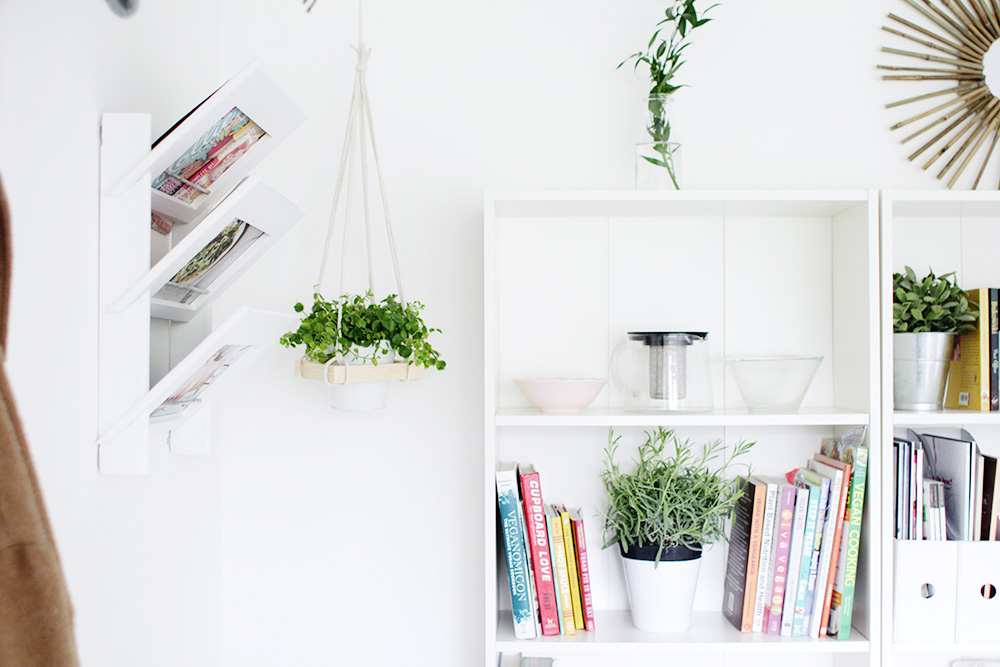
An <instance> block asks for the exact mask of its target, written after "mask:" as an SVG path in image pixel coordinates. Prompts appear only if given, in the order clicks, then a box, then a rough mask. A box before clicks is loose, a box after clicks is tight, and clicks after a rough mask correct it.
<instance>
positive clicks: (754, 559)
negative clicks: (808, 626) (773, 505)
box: [740, 479, 767, 632]
mask: <svg viewBox="0 0 1000 667" xmlns="http://www.w3.org/2000/svg"><path fill="white" fill-rule="evenodd" d="M750 487H751V488H753V489H755V490H754V500H753V516H752V520H751V523H750V548H749V551H748V560H747V583H746V591H745V596H744V598H743V624H742V627H741V628H740V630H741V631H742V632H753V614H754V605H755V604H756V601H757V574H758V572H759V569H760V541H761V536H762V535H763V533H764V508H765V506H766V505H767V485H766V484H760V483H759V482H757V481H756V480H754V479H751V480H750Z"/></svg>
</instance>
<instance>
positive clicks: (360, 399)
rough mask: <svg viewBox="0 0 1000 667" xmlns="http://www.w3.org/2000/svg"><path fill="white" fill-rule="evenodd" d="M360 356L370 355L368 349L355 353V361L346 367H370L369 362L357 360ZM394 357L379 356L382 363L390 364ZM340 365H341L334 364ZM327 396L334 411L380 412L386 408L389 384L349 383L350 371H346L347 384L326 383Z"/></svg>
mask: <svg viewBox="0 0 1000 667" xmlns="http://www.w3.org/2000/svg"><path fill="white" fill-rule="evenodd" d="M361 354H368V355H371V354H372V350H371V349H369V348H363V349H361V350H359V351H358V352H356V353H355V360H354V361H351V363H350V364H347V365H348V366H361V365H366V366H370V365H372V364H371V362H370V361H361V360H358V357H359V356H360V355H361ZM394 360H395V355H393V354H392V353H390V354H388V355H385V356H380V357H379V361H380V362H382V363H390V364H391V363H392V362H393V361H394ZM334 365H341V364H336V363H335V364H334ZM327 396H328V397H329V401H330V407H332V408H334V409H336V410H347V411H350V412H372V411H374V410H381V409H382V408H384V407H385V406H386V400H387V399H388V397H389V382H388V381H386V382H351V381H350V369H348V376H347V382H346V383H344V384H331V383H329V382H327Z"/></svg>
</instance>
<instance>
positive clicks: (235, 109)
mask: <svg viewBox="0 0 1000 667" xmlns="http://www.w3.org/2000/svg"><path fill="white" fill-rule="evenodd" d="M234 119H235V120H234ZM302 119H303V116H302V113H301V112H300V111H299V110H298V109H297V108H295V106H294V105H293V104H292V103H291V102H290V101H289V100H288V98H286V97H285V96H284V94H282V93H281V91H280V90H278V88H277V87H276V86H275V85H274V83H273V82H272V81H271V80H270V79H268V78H267V76H266V75H265V74H264V73H263V72H262V71H261V70H260V68H259V66H258V65H257V64H256V63H251V65H249V66H248V67H247V68H245V69H244V70H243V71H242V72H241V73H240V74H239V75H238V76H236V77H235V78H234V79H232V80H231V81H229V82H227V83H226V84H225V85H224V86H222V87H221V88H220V89H219V90H217V91H216V92H215V93H213V94H212V95H211V96H210V97H209V98H208V99H207V100H205V101H204V102H202V103H201V104H200V105H198V106H197V107H196V108H195V109H194V110H193V111H192V112H191V113H189V114H188V115H187V116H186V117H185V118H184V119H182V120H181V121H180V122H178V123H177V124H176V125H175V126H174V127H173V128H171V130H170V131H168V133H166V134H165V135H164V136H163V137H161V138H160V139H159V140H157V142H155V143H154V144H153V148H152V150H151V149H150V140H151V130H150V127H151V122H150V116H149V115H148V114H115V113H109V114H105V115H104V117H103V119H102V125H101V207H100V234H99V237H100V241H99V246H100V262H99V266H100V276H99V292H100V304H99V308H100V312H99V317H98V326H99V335H98V340H99V350H98V429H99V431H98V435H97V443H98V466H99V469H100V471H101V472H103V473H116V474H141V473H145V472H146V471H147V470H148V450H149V447H148V445H149V443H150V441H151V439H152V438H153V437H155V438H157V439H160V440H162V441H163V443H164V444H167V443H169V448H170V451H171V452H173V453H207V451H208V443H209V431H210V423H209V419H208V417H207V415H208V412H209V411H208V410H207V409H206V408H207V403H208V401H209V400H210V399H211V398H212V396H213V395H214V394H215V393H216V392H217V391H218V389H219V388H220V387H222V386H224V385H225V384H226V383H227V382H228V381H229V380H230V379H231V378H232V377H233V376H234V375H236V374H237V373H238V372H239V369H240V368H243V367H245V366H246V365H247V364H248V363H250V362H251V361H252V360H253V359H254V358H256V357H257V356H258V355H259V354H261V353H262V352H263V351H264V350H265V349H267V347H268V346H269V345H271V344H274V343H276V342H277V341H278V338H279V337H280V336H281V334H282V333H284V332H286V331H288V330H291V329H294V328H295V326H296V324H297V319H296V318H295V317H294V316H292V315H290V314H289V315H283V314H278V313H266V312H262V311H255V310H249V309H244V310H241V311H239V312H237V313H236V314H234V315H233V317H232V318H230V319H229V320H227V321H226V323H224V324H223V325H222V326H221V327H219V329H218V330H216V331H214V332H211V312H210V308H209V304H210V303H211V302H212V301H213V300H214V299H215V298H216V297H218V296H219V294H221V293H222V291H223V290H224V289H225V288H226V287H227V286H228V285H230V284H231V283H232V282H233V281H234V280H235V279H236V278H237V277H238V276H239V275H240V274H241V273H242V272H243V271H244V270H246V269H247V268H248V267H249V266H250V264H251V263H252V261H253V260H254V259H256V258H257V257H259V256H260V253H261V252H263V251H264V250H265V249H266V248H267V247H268V246H269V245H270V244H271V243H273V242H274V241H275V240H276V239H277V238H278V237H279V236H280V235H281V234H283V233H284V232H285V231H286V230H287V229H288V228H289V227H291V225H293V224H294V223H295V222H297V221H298V220H299V219H300V218H301V217H302V214H303V213H302V211H301V210H300V209H299V208H298V207H297V206H295V205H294V204H292V203H291V202H290V201H288V200H287V199H286V198H285V197H283V196H282V195H281V194H280V193H278V192H277V191H275V190H274V188H272V187H271V186H269V185H268V184H266V183H264V182H263V181H262V180H260V179H259V178H257V177H255V176H248V175H247V174H248V173H249V170H250V169H251V168H252V167H253V166H254V165H255V164H257V162H259V160H260V159H261V158H263V156H264V155H265V154H266V153H267V152H269V151H270V150H271V149H273V148H274V146H275V145H276V144H277V143H278V142H279V141H280V140H281V139H282V138H284V137H285V136H287V134H288V133H289V132H291V131H292V130H293V129H294V128H295V127H296V126H298V125H299V124H300V123H301V122H302ZM232 123H235V124H232ZM248 128H251V129H252V128H256V129H255V130H254V132H256V135H255V136H254V140H253V141H246V139H247V135H246V132H247V131H248ZM240 142H243V143H240ZM236 144H239V146H238V147H237V150H230V149H232V148H233V146H234V145H236ZM227 151H228V153H227ZM222 155H225V157H224V158H220V156H222ZM185 169H187V170H188V171H185ZM167 170H169V171H170V172H171V173H173V174H179V175H180V178H179V179H178V180H179V181H184V183H185V184H187V185H185V187H188V189H189V190H190V191H192V192H195V191H197V194H198V196H195V197H192V198H191V199H190V201H178V198H177V196H176V195H177V192H174V193H173V195H175V196H171V194H170V193H168V192H164V191H161V190H162V189H157V188H156V187H155V186H156V181H157V179H158V178H160V179H161V180H162V176H161V175H162V174H163V173H164V172H165V171H167ZM189 172H190V173H189ZM175 184H176V183H175ZM192 184H193V185H192ZM167 190H170V188H167ZM201 191H204V192H201ZM157 211H158V212H159V213H160V214H162V215H164V216H168V217H169V221H168V222H167V223H166V224H165V225H164V226H168V227H170V234H169V236H168V237H163V236H160V234H158V233H157V234H155V235H154V234H153V233H151V230H150V226H151V221H152V220H151V219H152V218H153V214H154V212H157ZM176 223H190V224H176ZM151 263H153V264H154V266H153V267H152V268H151V267H150V264H151ZM154 318H157V319H154ZM159 318H166V319H169V320H172V321H170V322H167V321H164V319H159ZM210 332H211V333H210ZM182 426H183V430H182V431H181V430H180V429H181V427H182ZM151 434H152V435H151Z"/></svg>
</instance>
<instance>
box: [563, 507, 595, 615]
mask: <svg viewBox="0 0 1000 667" xmlns="http://www.w3.org/2000/svg"><path fill="white" fill-rule="evenodd" d="M569 518H570V521H571V522H572V524H573V539H574V541H575V542H576V565H577V572H579V574H580V598H581V601H582V603H583V629H584V630H586V631H587V632H593V631H594V627H595V626H594V595H593V591H592V590H591V587H590V561H589V560H588V558H587V537H586V535H585V534H584V530H583V516H582V515H581V513H580V508H578V507H576V508H573V509H571V510H570V511H569Z"/></svg>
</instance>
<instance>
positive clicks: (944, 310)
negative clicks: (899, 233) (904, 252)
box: [892, 266, 979, 333]
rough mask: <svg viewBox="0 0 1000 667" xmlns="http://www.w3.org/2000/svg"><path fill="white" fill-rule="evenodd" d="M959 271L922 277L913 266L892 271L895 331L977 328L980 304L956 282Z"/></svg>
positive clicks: (940, 330)
mask: <svg viewBox="0 0 1000 667" xmlns="http://www.w3.org/2000/svg"><path fill="white" fill-rule="evenodd" d="M954 276H955V272H954V271H952V272H951V273H946V274H944V275H943V276H935V275H934V271H933V270H932V269H929V273H928V274H927V275H926V276H924V277H923V278H921V279H919V280H918V279H917V275H916V273H914V271H913V269H911V268H910V267H908V266H907V267H906V269H905V271H904V272H903V273H894V274H892V330H893V333H920V332H925V331H929V332H941V333H951V332H956V333H971V332H973V331H975V330H976V321H977V319H978V317H979V306H977V305H976V304H975V303H972V302H971V301H969V299H968V296H969V295H968V294H967V293H966V292H965V290H963V289H961V288H960V287H959V286H958V285H956V284H955V283H954V282H952V278H953V277H954Z"/></svg>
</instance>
